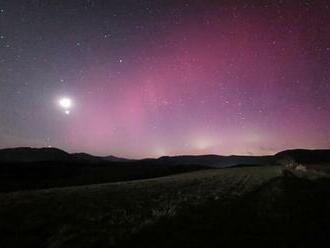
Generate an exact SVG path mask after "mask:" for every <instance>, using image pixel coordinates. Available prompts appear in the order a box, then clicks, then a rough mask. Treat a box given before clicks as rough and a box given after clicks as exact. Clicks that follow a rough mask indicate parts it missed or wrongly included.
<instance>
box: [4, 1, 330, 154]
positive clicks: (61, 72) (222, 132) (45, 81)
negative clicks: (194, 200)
mask: <svg viewBox="0 0 330 248" xmlns="http://www.w3.org/2000/svg"><path fill="white" fill-rule="evenodd" d="M329 127H330V2H329V1H328V0H319V1H312V0H309V1H307V0H306V1H303V0H299V1H298V0H277V1H270V0H269V1H262V0H253V1H252V0H251V1H249V0H246V1H240V0H226V1H222V0H218V1H210V0H190V1H189V0H185V1H183V0H182V1H180V0H176V1H174V0H172V1H170V0H162V1H161V0H135V1H133V0H112V1H105V0H94V1H93V0H80V1H64V0H43V1H40V0H26V1H25V0H19V1H18V0H10V1H5V0H0V148H4V147H16V146H33V147H44V146H46V147H47V146H52V147H58V148H61V149H65V150H67V151H69V152H78V151H79V152H88V153H92V154H95V155H109V154H112V155H116V156H122V157H128V158H142V157H158V156H163V155H176V154H208V153H213V154H224V155H226V154H254V155H260V154H272V153H275V152H277V151H280V150H283V149H288V148H329V147H330V129H329Z"/></svg>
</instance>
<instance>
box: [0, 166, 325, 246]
mask: <svg viewBox="0 0 330 248" xmlns="http://www.w3.org/2000/svg"><path fill="white" fill-rule="evenodd" d="M282 169H283V168H282V167H279V166H269V167H244V168H231V169H213V170H204V171H197V172H190V173H184V174H180V175H173V176H167V177H162V178H154V179H147V180H137V181H129V182H118V183H109V184H98V185H90V186H78V187H67V188H54V189H47V190H34V191H25V192H23V191H22V192H14V193H3V194H0V224H1V225H0V247H6V248H7V247H8V248H10V247H49V248H57V247H65V248H66V247H70V248H71V247H82V248H85V247H86V248H87V247H237V246H245V247H246V246H248V247H250V246H251V245H253V246H258V247H260V246H263V247H315V246H317V245H320V244H322V242H326V243H329V242H330V213H329V209H330V180H329V179H327V176H326V175H325V174H321V175H318V174H317V175H318V176H315V174H313V173H312V174H313V175H312V176H306V174H308V173H309V172H305V173H304V174H303V175H301V174H299V173H298V174H297V175H294V174H287V173H285V176H284V175H283V173H282Z"/></svg>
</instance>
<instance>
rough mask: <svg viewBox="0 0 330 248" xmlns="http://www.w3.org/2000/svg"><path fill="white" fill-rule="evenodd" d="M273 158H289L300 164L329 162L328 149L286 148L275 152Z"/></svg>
mask: <svg viewBox="0 0 330 248" xmlns="http://www.w3.org/2000/svg"><path fill="white" fill-rule="evenodd" d="M274 157H275V160H277V161H279V160H280V159H291V160H294V161H295V162H297V163H302V164H319V163H330V150H326V149H324V150H306V149H294V150H286V151H282V152H279V153H277V154H275V156H274Z"/></svg>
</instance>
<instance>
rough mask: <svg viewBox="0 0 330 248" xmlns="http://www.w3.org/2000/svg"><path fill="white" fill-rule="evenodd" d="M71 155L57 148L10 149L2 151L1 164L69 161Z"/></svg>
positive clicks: (0, 154)
mask: <svg viewBox="0 0 330 248" xmlns="http://www.w3.org/2000/svg"><path fill="white" fill-rule="evenodd" d="M70 159H72V157H71V155H70V154H69V153H67V152H65V151H62V150H60V149H57V148H30V147H19V148H8V149H2V150H0V162H41V161H68V160H70Z"/></svg>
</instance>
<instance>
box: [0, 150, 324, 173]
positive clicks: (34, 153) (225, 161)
mask: <svg viewBox="0 0 330 248" xmlns="http://www.w3.org/2000/svg"><path fill="white" fill-rule="evenodd" d="M286 159H291V160H294V161H295V162H297V163H307V164H311V163H314V164H315V163H328V162H330V150H326V149H324V150H306V149H296V150H285V151H282V152H279V153H277V154H275V155H269V156H237V155H231V156H220V155H213V154H210V155H180V156H164V157H160V158H149V159H142V160H130V159H125V158H118V157H115V156H106V157H99V156H93V155H90V154H87V153H73V154H70V153H67V152H65V151H62V150H60V149H57V148H28V147H21V148H10V149H2V150H0V162H6V163H8V162H13V163H18V162H45V161H72V162H84V163H85V162H92V163H104V162H125V163H140V164H141V163H143V164H146V163H148V164H153V165H167V166H177V165H201V166H211V167H216V168H225V167H232V166H237V165H242V166H244V165H245V166H246V165H269V164H278V163H280V162H281V161H283V160H286Z"/></svg>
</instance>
